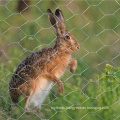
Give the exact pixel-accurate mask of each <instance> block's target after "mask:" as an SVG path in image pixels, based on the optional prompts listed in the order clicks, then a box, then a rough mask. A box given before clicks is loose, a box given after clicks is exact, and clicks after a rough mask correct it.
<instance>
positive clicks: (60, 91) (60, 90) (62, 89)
mask: <svg viewBox="0 0 120 120" xmlns="http://www.w3.org/2000/svg"><path fill="white" fill-rule="evenodd" d="M63 93H64V87H60V88H59V89H58V92H57V94H58V95H60V94H63Z"/></svg>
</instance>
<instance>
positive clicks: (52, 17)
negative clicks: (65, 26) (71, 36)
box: [47, 9, 57, 29]
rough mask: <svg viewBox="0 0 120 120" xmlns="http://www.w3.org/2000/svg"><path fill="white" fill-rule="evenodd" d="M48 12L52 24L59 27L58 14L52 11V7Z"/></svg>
mask: <svg viewBox="0 0 120 120" xmlns="http://www.w3.org/2000/svg"><path fill="white" fill-rule="evenodd" d="M47 12H48V19H49V20H50V22H51V24H52V25H53V26H54V27H55V28H56V29H57V26H56V22H57V21H56V18H55V17H56V16H55V15H54V14H53V13H52V11H51V9H48V10H47Z"/></svg>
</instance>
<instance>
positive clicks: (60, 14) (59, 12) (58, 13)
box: [55, 9, 65, 31]
mask: <svg viewBox="0 0 120 120" xmlns="http://www.w3.org/2000/svg"><path fill="white" fill-rule="evenodd" d="M55 15H56V16H57V17H58V18H59V22H60V26H59V28H60V29H61V31H64V30H65V19H64V15H63V12H62V10H60V9H56V11H55Z"/></svg>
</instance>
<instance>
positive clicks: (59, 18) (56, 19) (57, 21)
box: [47, 9, 65, 36]
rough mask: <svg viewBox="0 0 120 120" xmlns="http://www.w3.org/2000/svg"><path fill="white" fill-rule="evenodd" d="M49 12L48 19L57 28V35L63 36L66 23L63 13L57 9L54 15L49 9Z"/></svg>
mask: <svg viewBox="0 0 120 120" xmlns="http://www.w3.org/2000/svg"><path fill="white" fill-rule="evenodd" d="M47 12H48V18H49V20H50V22H51V24H52V25H53V26H54V27H55V28H56V31H57V35H58V36H63V33H64V32H63V31H65V22H64V16H63V14H62V11H61V10H59V9H57V10H56V12H55V14H54V13H52V11H51V10H50V9H48V10H47Z"/></svg>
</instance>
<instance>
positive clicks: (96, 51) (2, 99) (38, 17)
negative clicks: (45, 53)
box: [0, 0, 120, 120]
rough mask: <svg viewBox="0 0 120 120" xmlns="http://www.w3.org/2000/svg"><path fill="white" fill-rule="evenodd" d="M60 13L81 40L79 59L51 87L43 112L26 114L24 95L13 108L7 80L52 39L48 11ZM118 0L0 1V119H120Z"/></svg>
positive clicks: (119, 17)
mask: <svg viewBox="0 0 120 120" xmlns="http://www.w3.org/2000/svg"><path fill="white" fill-rule="evenodd" d="M48 8H50V9H51V10H52V11H53V12H54V11H55V10H56V9H57V8H59V9H61V10H62V11H63V13H64V16H65V20H66V21H65V22H66V29H67V30H68V31H70V32H71V33H73V34H74V35H75V37H76V38H77V40H78V42H79V43H80V44H81V48H80V49H79V51H77V52H75V53H73V55H72V56H73V57H74V58H76V59H77V61H78V68H77V70H76V72H75V73H74V74H72V73H70V71H69V68H68V69H67V71H66V72H65V74H64V76H63V77H62V78H61V80H62V81H63V82H64V87H65V93H64V95H62V96H60V97H59V96H57V94H56V91H57V86H54V87H53V89H52V90H51V91H50V94H49V96H48V97H47V99H46V101H45V104H44V105H43V107H42V109H41V113H40V114H39V115H38V116H35V115H34V113H33V114H32V115H30V116H27V115H26V114H25V111H24V102H23V98H22V97H21V98H20V106H19V107H17V108H15V109H14V110H12V111H11V104H12V101H11V98H10V96H9V89H8V88H9V82H10V79H11V77H12V75H13V73H14V71H15V70H16V68H17V66H18V65H19V64H20V63H21V62H22V61H23V60H24V59H25V58H26V57H27V56H28V55H30V54H32V53H33V52H36V51H38V50H40V49H42V48H44V47H48V46H52V45H54V43H55V39H56V31H55V29H54V28H53V27H52V26H51V24H50V22H49V20H48V14H47V9H48ZM119 27H120V1H119V0H114V1H112V0H33V1H32V0H1V1H0V119H1V120H8V119H10V120H12V119H17V120H18V119H19V120H25V119H29V120H33V119H34V120H39V119H50V120H56V119H57V120H71V119H74V120H80V119H81V120H101V119H105V120H113V119H115V120H119V119H120V109H119V106H120V101H119V100H120V87H119V84H120V73H119V72H120V69H119V67H120V64H119V61H120V29H119Z"/></svg>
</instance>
